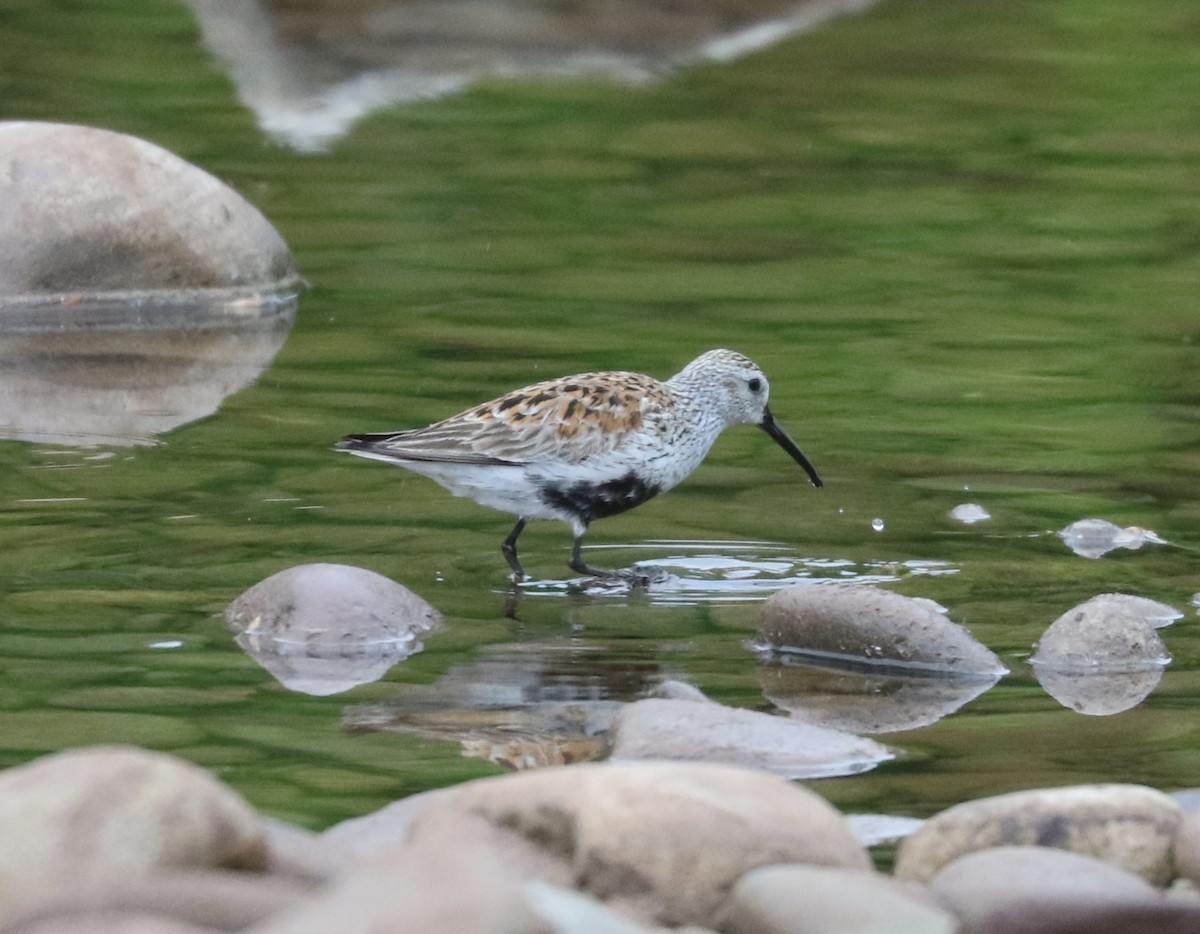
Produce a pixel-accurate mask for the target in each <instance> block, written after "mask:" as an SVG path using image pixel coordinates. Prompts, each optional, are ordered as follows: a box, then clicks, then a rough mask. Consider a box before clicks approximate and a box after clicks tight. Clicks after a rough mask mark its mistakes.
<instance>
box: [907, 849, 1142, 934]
mask: <svg viewBox="0 0 1200 934" xmlns="http://www.w3.org/2000/svg"><path fill="white" fill-rule="evenodd" d="M929 888H930V891H932V892H933V894H934V895H936V896H937V897H938V899H939V900H940V901H941V902H942V904H943V905H945V906H946V907H947V908H948V909H949V910H950V911H952V912H953V913H954V914H955V915H956V916H957V917H958V918H959V919H960V920H961V921H962V922H963V929H964V931H994V930H1004V927H1003V925H1004V921H1005V919H1006V918H1008V917H1009V916H1010V915H1011V914H1012V913H1013V912H1014V911H1016V910H1018V909H1020V908H1021V907H1023V906H1037V907H1038V908H1045V909H1049V908H1050V907H1051V906H1056V907H1057V908H1059V909H1060V910H1062V913H1063V914H1069V911H1067V910H1066V909H1070V908H1075V909H1078V908H1081V907H1089V906H1090V907H1099V906H1111V907H1113V908H1116V907H1123V908H1131V907H1138V906H1145V905H1147V904H1149V905H1155V904H1157V903H1158V902H1159V901H1160V900H1161V897H1162V896H1161V894H1160V893H1159V891H1158V890H1157V889H1155V888H1154V886H1152V885H1150V884H1149V883H1148V882H1147V881H1146V880H1145V879H1143V878H1141V877H1140V876H1136V875H1134V874H1133V873H1131V872H1126V871H1125V870H1124V869H1119V868H1117V867H1116V866H1112V865H1110V864H1108V863H1105V862H1101V861H1100V860H1098V859H1093V858H1091V857H1089V856H1081V855H1079V854H1078V853H1068V852H1066V851H1065V850H1059V849H1053V848H1050V847H1041V846H1002V847H996V848H993V849H986V850H979V851H977V852H974V853H969V854H967V855H966V856H963V857H960V858H959V859H956V860H954V861H953V862H951V863H950V864H949V865H947V866H945V867H944V868H943V869H942V870H941V871H940V872H939V873H938V874H937V875H936V876H934V878H933V879H932V880H931V881H930V883H929Z"/></svg>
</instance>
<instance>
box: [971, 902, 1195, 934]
mask: <svg viewBox="0 0 1200 934" xmlns="http://www.w3.org/2000/svg"><path fill="white" fill-rule="evenodd" d="M1197 931H1200V907H1198V906H1196V905H1179V904H1173V903H1170V902H1167V901H1158V902H1152V901H1138V902H1133V903H1131V904H1115V903H1111V902H1109V903H1105V902H1100V903H1099V904H1089V903H1087V902H1084V901H1065V900H1064V901H1061V902H1060V901H1055V900H1048V901H1040V902H1039V901H1034V900H1029V901H1023V902H1018V903H1015V904H1013V905H1011V906H1010V907H1009V908H1008V910H1007V911H1006V912H1005V914H1004V915H1003V917H998V918H991V919H989V920H988V921H987V922H985V923H984V924H983V925H981V926H978V927H974V926H969V925H964V926H963V927H962V929H961V934H1196V932H1197Z"/></svg>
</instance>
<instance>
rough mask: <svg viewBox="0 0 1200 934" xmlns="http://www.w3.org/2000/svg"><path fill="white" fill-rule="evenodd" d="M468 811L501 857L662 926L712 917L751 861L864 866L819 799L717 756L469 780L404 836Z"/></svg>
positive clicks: (435, 833)
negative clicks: (491, 835) (488, 831)
mask: <svg viewBox="0 0 1200 934" xmlns="http://www.w3.org/2000/svg"><path fill="white" fill-rule="evenodd" d="M464 815H471V816H473V817H475V818H480V819H482V820H484V821H486V822H487V823H488V824H489V825H490V826H491V827H492V828H494V830H495V840H496V843H495V844H494V845H495V846H497V847H500V846H501V845H502V846H503V849H502V850H500V853H501V856H500V859H501V861H502V862H504V863H505V864H506V865H522V866H526V867H529V868H527V869H526V873H527V874H529V873H531V875H530V877H531V878H541V879H543V880H545V881H547V882H550V883H552V884H556V885H571V884H572V883H574V885H575V886H576V887H577V888H579V889H580V890H582V891H584V892H585V893H587V894H588V895H590V896H592V897H594V898H597V899H599V900H600V901H602V902H605V903H607V904H608V905H609V906H610V907H613V908H615V909H617V910H620V911H623V912H627V913H629V914H630V915H631V916H632V917H634V918H635V919H637V920H640V921H647V922H656V923H660V924H667V925H678V924H686V923H696V924H706V923H709V921H710V919H711V918H712V917H713V916H714V914H715V912H716V911H717V910H718V908H719V907H720V905H721V904H722V902H723V901H724V899H725V897H726V896H727V894H728V892H729V891H730V889H731V888H732V886H733V884H734V883H735V882H736V881H737V880H738V879H739V878H740V877H741V876H742V875H744V874H745V873H746V872H748V871H749V870H751V869H754V868H756V867H758V866H762V865H768V864H772V863H781V862H795V863H816V864H820V865H828V866H840V867H844V868H850V869H860V870H867V869H869V868H870V860H869V858H868V856H867V854H866V851H865V850H864V849H863V848H862V846H860V845H859V844H858V842H857V841H855V839H854V837H853V835H852V834H851V833H850V831H849V829H848V828H847V826H846V824H845V822H844V821H843V820H842V818H841V815H840V814H838V812H837V811H836V810H835V809H834V808H833V807H831V806H830V805H829V804H828V803H827V802H826V801H825V800H824V799H822V798H821V797H819V796H818V795H816V794H815V793H813V792H811V791H808V790H807V789H805V788H802V787H798V786H793V785H790V784H788V783H787V782H786V781H784V780H782V779H779V778H776V777H774V776H771V775H767V774H764V773H761V772H754V771H749V770H745V769H738V768H733V767H730V766H723V765H711V764H682V763H670V762H654V763H649V762H646V763H621V764H617V763H601V764H592V763H587V764H583V765H576V766H572V767H571V768H566V769H564V768H557V769H543V770H540V771H533V772H521V773H517V774H514V775H507V776H503V777H499V778H490V779H484V780H480V781H475V782H469V783H467V784H464V785H460V786H458V787H457V788H453V789H450V790H449V792H448V793H447V794H446V795H445V796H442V797H439V798H438V799H437V800H436V801H434V802H433V803H432V804H430V806H429V807H427V808H426V809H425V810H423V811H422V812H421V813H420V814H419V815H418V816H417V817H416V818H415V819H414V820H413V822H412V824H411V826H410V827H409V831H408V837H407V843H406V847H408V848H412V849H413V850H414V851H415V852H417V853H419V852H421V851H422V850H423V849H424V848H425V847H428V846H436V845H438V843H439V841H443V840H446V839H448V838H451V837H453V836H454V835H455V831H454V830H453V828H454V827H455V826H457V824H458V823H461V821H462V819H463V817H464ZM458 836H459V837H461V834H458ZM510 854H512V855H510ZM539 859H540V860H541V861H542V866H543V868H541V869H537V868H536V867H537V865H538V860H539Z"/></svg>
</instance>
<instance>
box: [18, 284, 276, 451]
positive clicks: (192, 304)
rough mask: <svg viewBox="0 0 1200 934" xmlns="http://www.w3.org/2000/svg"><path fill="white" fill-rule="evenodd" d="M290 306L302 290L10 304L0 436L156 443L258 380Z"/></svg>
mask: <svg viewBox="0 0 1200 934" xmlns="http://www.w3.org/2000/svg"><path fill="white" fill-rule="evenodd" d="M295 310H296V294H295V292H282V293H265V292H259V291H254V290H247V289H210V290H202V291H201V290H197V291H194V292H171V291H162V292H146V293H127V294H120V293H109V294H108V295H106V296H103V297H98V296H93V297H84V296H75V297H73V298H72V297H69V296H62V295H56V296H50V297H47V298H45V299H40V300H35V299H23V300H9V301H5V302H4V303H3V314H2V315H0V437H3V438H6V439H11V440H20V441H31V442H35V443H48V444H66V445H73V446H81V447H88V446H93V445H102V444H103V445H134V444H149V443H152V442H153V439H154V437H155V436H156V435H159V434H162V433H163V432H166V431H170V430H171V429H172V428H176V427H178V426H179V425H183V424H186V423H187V422H191V421H195V420H196V419H199V418H203V417H205V416H206V415H211V414H212V413H213V412H215V411H216V410H217V408H218V407H219V406H220V404H221V402H222V401H223V400H224V399H225V398H226V397H227V396H229V395H231V394H232V393H234V392H237V391H238V390H240V389H243V388H245V387H246V386H249V385H250V384H251V383H253V382H254V381H255V380H256V379H257V378H258V376H259V374H260V373H262V371H263V370H264V369H265V368H266V366H267V364H269V363H270V362H271V359H272V358H273V357H274V356H275V354H276V353H277V352H278V351H279V349H280V348H281V347H282V346H283V343H284V341H285V340H286V339H287V336H288V332H289V331H290V330H291V326H292V321H293V318H294V316H295Z"/></svg>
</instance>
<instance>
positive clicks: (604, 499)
mask: <svg viewBox="0 0 1200 934" xmlns="http://www.w3.org/2000/svg"><path fill="white" fill-rule="evenodd" d="M659 490H660V487H657V486H655V485H654V484H652V483H647V482H646V481H645V480H643V479H642V478H641V477H639V476H637V474H634V473H627V474H625V476H623V477H617V479H615V480H605V481H604V482H603V483H588V482H587V481H584V480H581V481H579V482H578V483H572V484H571V485H570V486H547V487H544V488H543V489H542V491H541V497H542V502H544V503H545V504H546V505H547V506H550V507H551V508H553V509H561V510H562V511H563V512H569V513H571V514H572V515H575V516H578V517H579V519H580V521H581V522H583V523H584V524H585V525H587V524H588V523H590V522H592V521H593V520H595V519H604V518H606V517H608V516H615V515H618V514H619V513H622V512H626V511H628V510H630V509H632V508H633V507H634V506H640V505H641V504H642V503H644V502H646V501H647V500H650V499H654V497H655V496H657V495H658V493H659Z"/></svg>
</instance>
